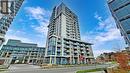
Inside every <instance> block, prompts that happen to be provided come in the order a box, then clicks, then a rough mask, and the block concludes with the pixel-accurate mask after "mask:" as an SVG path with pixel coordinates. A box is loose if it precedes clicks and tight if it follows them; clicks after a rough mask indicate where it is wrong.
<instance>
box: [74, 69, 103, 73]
mask: <svg viewBox="0 0 130 73" xmlns="http://www.w3.org/2000/svg"><path fill="white" fill-rule="evenodd" d="M102 70H104V69H103V68H97V69H90V70H81V71H77V72H76V73H87V72H96V71H102Z"/></svg>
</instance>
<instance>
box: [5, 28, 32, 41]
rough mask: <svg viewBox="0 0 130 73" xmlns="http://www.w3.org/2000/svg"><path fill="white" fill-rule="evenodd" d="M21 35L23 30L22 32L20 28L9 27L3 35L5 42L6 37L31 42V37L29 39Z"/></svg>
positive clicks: (23, 33)
mask: <svg viewBox="0 0 130 73" xmlns="http://www.w3.org/2000/svg"><path fill="white" fill-rule="evenodd" d="M23 35H25V32H23V31H21V30H12V29H9V31H8V33H7V34H6V36H5V38H6V42H7V41H8V39H16V40H21V41H22V42H26V43H32V40H31V39H29V38H27V37H25V36H23ZM6 42H5V43H6Z"/></svg>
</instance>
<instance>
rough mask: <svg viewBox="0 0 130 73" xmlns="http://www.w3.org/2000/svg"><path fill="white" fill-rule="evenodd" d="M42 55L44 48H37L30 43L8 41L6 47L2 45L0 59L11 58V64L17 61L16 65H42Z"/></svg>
mask: <svg viewBox="0 0 130 73" xmlns="http://www.w3.org/2000/svg"><path fill="white" fill-rule="evenodd" d="M21 44H22V45H21ZM24 44H25V45H24ZM30 45H32V46H30ZM34 45H35V46H34ZM44 55H45V48H44V47H37V45H36V44H31V43H22V42H21V41H20V40H9V41H8V42H7V44H6V45H3V47H2V49H1V54H0V56H1V57H11V58H13V61H12V63H16V61H17V62H18V63H32V64H37V63H43V61H44ZM39 59H40V60H39ZM40 61H42V62H40Z"/></svg>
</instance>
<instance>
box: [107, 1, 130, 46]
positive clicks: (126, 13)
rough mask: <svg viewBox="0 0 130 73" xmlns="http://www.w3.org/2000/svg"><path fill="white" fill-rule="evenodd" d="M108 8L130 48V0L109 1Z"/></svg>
mask: <svg viewBox="0 0 130 73" xmlns="http://www.w3.org/2000/svg"><path fill="white" fill-rule="evenodd" d="M108 6H109V8H110V11H111V14H112V16H113V17H114V19H115V21H116V24H117V28H119V29H120V32H121V35H122V36H123V37H124V39H125V41H126V43H127V44H128V45H129V46H130V0H108Z"/></svg>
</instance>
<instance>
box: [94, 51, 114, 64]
mask: <svg viewBox="0 0 130 73" xmlns="http://www.w3.org/2000/svg"><path fill="white" fill-rule="evenodd" d="M115 54H116V53H114V52H110V53H103V54H101V55H100V56H98V57H97V58H96V62H97V63H105V62H112V61H115V57H114V55H115Z"/></svg>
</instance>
